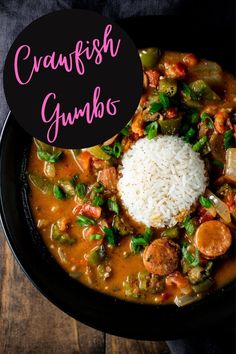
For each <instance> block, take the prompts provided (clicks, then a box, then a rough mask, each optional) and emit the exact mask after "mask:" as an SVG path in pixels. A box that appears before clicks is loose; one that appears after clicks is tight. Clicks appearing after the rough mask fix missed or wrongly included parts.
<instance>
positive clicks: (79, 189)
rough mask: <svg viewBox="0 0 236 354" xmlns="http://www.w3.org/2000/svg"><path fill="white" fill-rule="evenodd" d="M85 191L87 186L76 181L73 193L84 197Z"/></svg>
mask: <svg viewBox="0 0 236 354" xmlns="http://www.w3.org/2000/svg"><path fill="white" fill-rule="evenodd" d="M86 191H87V186H86V184H84V183H78V184H77V186H76V187H75V194H76V195H77V196H78V197H79V198H84V197H85V195H86Z"/></svg>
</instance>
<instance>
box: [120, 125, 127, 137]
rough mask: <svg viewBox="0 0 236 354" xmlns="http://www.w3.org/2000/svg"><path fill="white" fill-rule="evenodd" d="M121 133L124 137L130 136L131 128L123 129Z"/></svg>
mask: <svg viewBox="0 0 236 354" xmlns="http://www.w3.org/2000/svg"><path fill="white" fill-rule="evenodd" d="M120 133H121V134H122V135H124V136H129V128H128V127H127V126H126V127H124V128H123V129H121V131H120Z"/></svg>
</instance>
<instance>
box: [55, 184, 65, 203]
mask: <svg viewBox="0 0 236 354" xmlns="http://www.w3.org/2000/svg"><path fill="white" fill-rule="evenodd" d="M53 195H54V197H56V198H57V199H60V200H63V199H66V193H65V192H64V190H63V189H62V188H61V187H60V186H58V185H57V184H55V185H54V187H53Z"/></svg>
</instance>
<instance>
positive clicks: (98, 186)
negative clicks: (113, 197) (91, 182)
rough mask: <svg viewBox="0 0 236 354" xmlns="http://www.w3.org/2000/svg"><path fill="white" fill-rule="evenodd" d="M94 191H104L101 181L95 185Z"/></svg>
mask: <svg viewBox="0 0 236 354" xmlns="http://www.w3.org/2000/svg"><path fill="white" fill-rule="evenodd" d="M93 191H94V192H95V193H102V192H103V191H104V185H103V184H101V183H98V184H96V186H94V187H93Z"/></svg>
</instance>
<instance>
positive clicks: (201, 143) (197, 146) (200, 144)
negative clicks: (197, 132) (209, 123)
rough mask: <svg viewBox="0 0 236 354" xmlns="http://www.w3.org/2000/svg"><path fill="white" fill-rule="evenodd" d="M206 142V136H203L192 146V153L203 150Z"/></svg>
mask: <svg viewBox="0 0 236 354" xmlns="http://www.w3.org/2000/svg"><path fill="white" fill-rule="evenodd" d="M206 142H207V136H206V135H205V136H203V137H202V138H201V139H199V140H198V141H197V142H196V143H195V144H194V145H193V146H192V149H193V151H196V152H198V151H200V150H201V149H202V148H203V146H204V145H205V144H206Z"/></svg>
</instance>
